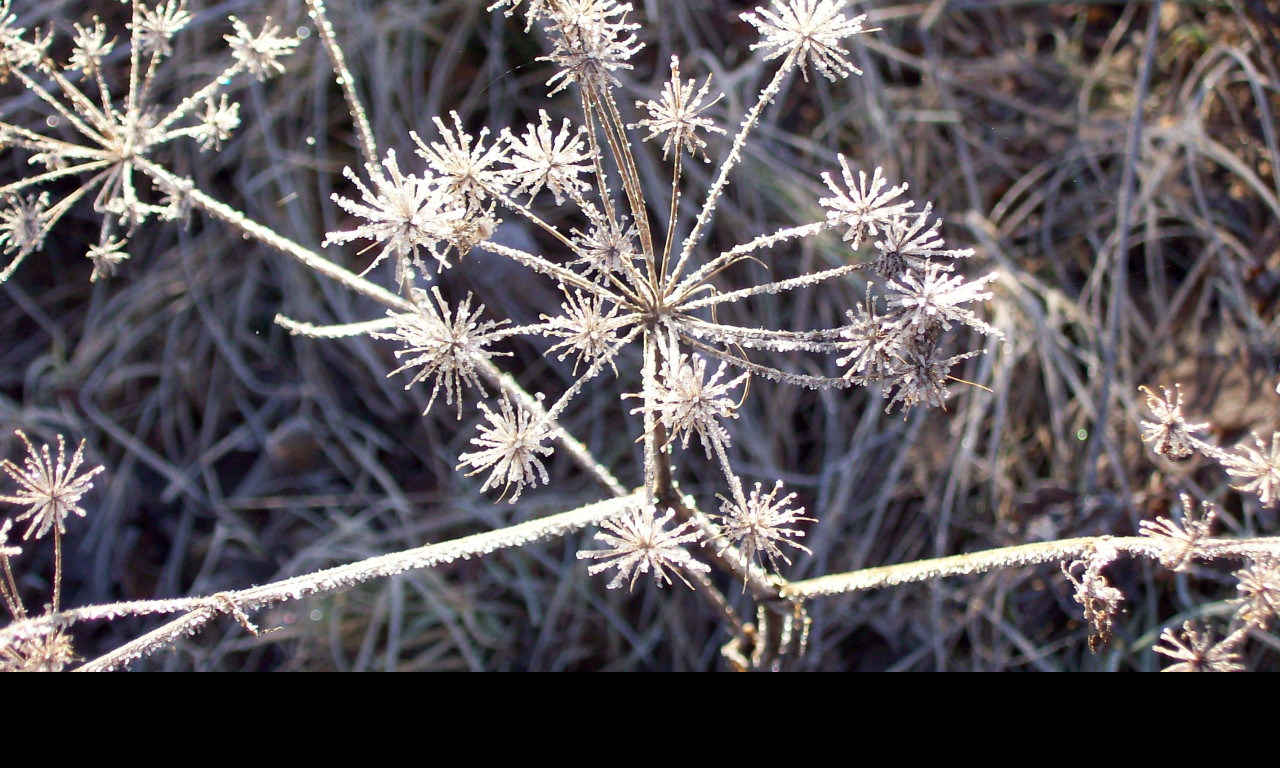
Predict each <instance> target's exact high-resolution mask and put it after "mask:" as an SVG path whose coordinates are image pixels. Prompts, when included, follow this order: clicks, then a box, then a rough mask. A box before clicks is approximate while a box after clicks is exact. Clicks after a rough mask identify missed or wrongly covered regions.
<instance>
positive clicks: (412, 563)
mask: <svg viewBox="0 0 1280 768" xmlns="http://www.w3.org/2000/svg"><path fill="white" fill-rule="evenodd" d="M642 496H643V492H641V491H637V492H634V493H631V494H628V495H625V496H620V497H617V498H613V499H607V500H605V501H600V502H596V503H595V504H588V505H587V506H585V507H580V508H578V509H576V510H573V511H570V512H563V513H561V514H558V515H552V516H551V517H544V518H541V519H538V520H531V521H529V522H527V523H519V524H516V525H512V526H508V527H506V528H503V529H501V530H497V531H490V532H487V533H478V534H475V535H474V536H466V537H464V538H461V539H455V540H453V541H447V542H443V543H440V544H428V545H427V546H425V547H419V548H417V549H410V550H406V551H404V552H396V553H393V554H390V555H382V556H380V557H372V558H369V559H368V560H362V561H360V562H358V563H352V564H350V565H343V566H339V567H337V568H330V569H327V570H323V571H318V572H316V573H311V574H307V575H306V576H298V577H295V578H292V579H285V580H283V581H278V582H276V583H274V584H267V585H264V586H261V587H253V588H250V589H245V590H240V591H238V592H222V593H219V594H216V595H212V596H210V597H206V598H201V599H200V600H198V601H195V602H196V604H197V607H195V608H193V609H190V612H189V613H187V614H186V615H185V616H182V617H180V618H178V619H175V620H174V621H171V622H169V623H168V624H166V625H164V626H163V627H160V628H159V629H156V630H154V631H152V632H149V633H147V634H146V635H143V636H142V637H140V638H138V639H137V640H134V641H132V642H130V643H126V644H125V645H122V646H121V647H119V648H117V649H116V650H114V651H112V652H110V653H108V654H105V655H103V656H100V657H99V658H97V659H94V660H93V661H91V662H89V663H87V664H85V665H84V666H82V667H80V668H79V670H77V671H81V672H109V671H111V670H113V669H119V668H122V667H124V666H127V665H128V664H129V663H130V662H132V661H135V660H137V659H141V658H144V657H146V656H149V655H151V654H153V653H155V652H156V651H159V650H161V649H164V648H166V647H168V646H169V645H171V644H172V643H173V642H174V641H176V640H178V639H180V638H182V637H183V636H187V635H192V634H195V633H196V632H198V631H199V630H200V629H201V628H202V627H204V626H205V625H206V624H208V623H209V622H210V621H212V620H213V619H215V618H216V617H218V616H219V615H222V614H226V613H230V611H232V610H239V611H244V612H248V611H258V610H261V609H263V608H266V607H268V606H271V605H275V604H277V603H283V602H287V601H292V600H301V599H303V598H307V597H314V596H316V595H324V594H329V593H332V592H338V591H341V590H344V589H350V588H351V587H354V586H356V585H358V584H364V583H366V582H369V581H374V580H376V579H383V578H387V577H388V576H394V575H396V574H399V573H404V572H406V571H415V570H422V569H424V568H433V567H435V566H438V565H445V564H448V563H452V562H454V561H455V560H468V559H470V558H472V557H477V556H480V555H487V554H490V553H492V552H496V551H498V550H500V549H509V548H511V547H520V546H524V545H526V544H532V543H534V542H538V541H543V540H545V539H550V538H556V537H559V536H564V535H565V534H568V533H572V532H573V531H576V530H578V529H580V528H585V527H587V526H589V525H597V524H599V523H600V522H602V521H604V520H608V519H610V518H613V517H617V516H619V515H622V514H624V513H626V512H627V511H628V510H630V509H632V508H634V506H635V505H636V504H638V503H639V502H640V501H641V499H642ZM177 603H178V604H182V603H187V601H177ZM187 605H190V603H187ZM183 610H187V608H186V607H184V608H183ZM117 615H119V614H117ZM65 617H66V614H63V615H62V619H61V620H59V618H57V617H49V618H48V619H46V620H45V621H44V622H43V624H44V626H45V627H49V626H53V625H56V626H66V624H69V623H70V621H69V620H66V618H65ZM26 624H27V623H15V624H14V625H11V626H10V627H7V628H6V629H5V630H4V632H3V633H0V642H2V641H4V640H7V639H8V635H9V634H10V633H11V632H14V631H15V629H17V630H21V629H22V628H23V627H24V626H25V625H26ZM26 628H27V629H28V630H30V627H26ZM45 631H47V629H46V630H45ZM36 634H39V632H37V633H36Z"/></svg>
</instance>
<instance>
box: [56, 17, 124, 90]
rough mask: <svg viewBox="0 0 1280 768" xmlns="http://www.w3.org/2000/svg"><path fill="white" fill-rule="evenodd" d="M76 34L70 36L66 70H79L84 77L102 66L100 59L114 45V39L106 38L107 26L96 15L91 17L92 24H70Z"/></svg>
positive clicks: (108, 52) (104, 56) (89, 75)
mask: <svg viewBox="0 0 1280 768" xmlns="http://www.w3.org/2000/svg"><path fill="white" fill-rule="evenodd" d="M72 26H73V27H74V28H75V30H76V34H75V37H73V38H72V41H71V43H72V49H71V58H70V59H69V60H68V62H67V69H68V70H77V69H78V70H80V72H81V73H82V74H83V75H84V76H85V77H92V76H93V74H94V73H95V72H97V71H98V70H99V69H100V68H101V67H102V60H103V59H104V58H106V57H107V56H109V55H110V54H111V49H112V48H114V47H115V42H116V41H115V39H114V38H113V39H111V40H108V39H107V28H106V26H105V25H104V24H103V23H102V20H101V19H99V18H98V17H97V16H94V17H93V26H91V27H84V26H81V25H79V24H73V25H72Z"/></svg>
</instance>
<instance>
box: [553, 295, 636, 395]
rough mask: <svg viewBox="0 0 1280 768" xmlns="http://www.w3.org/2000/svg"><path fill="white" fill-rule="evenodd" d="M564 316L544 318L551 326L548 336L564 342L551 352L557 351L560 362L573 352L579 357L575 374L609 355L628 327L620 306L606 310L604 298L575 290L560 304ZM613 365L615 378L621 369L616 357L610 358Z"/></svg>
mask: <svg viewBox="0 0 1280 768" xmlns="http://www.w3.org/2000/svg"><path fill="white" fill-rule="evenodd" d="M560 308H561V309H562V310H564V314H563V315H560V316H558V317H548V316H546V315H543V316H542V320H543V321H544V322H546V323H547V324H548V328H547V335H549V336H555V337H559V338H561V339H563V341H561V342H559V343H557V344H555V345H554V346H552V347H551V348H550V349H548V350H547V353H548V354H550V353H552V352H555V351H557V350H562V351H561V352H560V357H559V359H560V360H563V359H565V357H566V356H567V355H568V354H570V353H571V352H572V353H574V354H575V355H576V360H575V361H574V364H573V374H574V375H575V376H576V375H577V374H578V366H579V365H580V364H582V362H583V361H585V362H586V363H587V364H588V365H590V364H591V363H593V362H595V361H596V360H599V359H600V358H603V357H605V356H606V355H608V354H609V349H610V348H611V347H612V346H613V345H614V344H615V343H617V341H618V331H619V330H620V329H621V328H622V327H623V326H624V325H625V322H623V320H625V318H624V319H623V320H619V318H618V309H619V307H618V305H617V304H614V305H612V306H611V307H610V308H609V309H608V311H606V310H605V307H604V299H603V298H601V297H600V296H585V295H583V294H582V292H581V291H574V292H573V293H572V294H569V295H568V296H567V301H565V303H563V304H561V305H560ZM608 359H609V365H610V366H612V367H613V373H614V375H615V376H616V375H618V368H617V366H616V365H614V362H613V358H612V357H609V358H608Z"/></svg>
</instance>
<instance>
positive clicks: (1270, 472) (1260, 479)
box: [1222, 432, 1280, 504]
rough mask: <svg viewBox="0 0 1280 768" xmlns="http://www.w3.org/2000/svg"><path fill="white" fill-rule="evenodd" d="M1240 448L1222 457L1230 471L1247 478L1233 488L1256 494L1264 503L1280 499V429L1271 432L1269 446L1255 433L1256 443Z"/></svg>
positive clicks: (1223, 462) (1229, 472)
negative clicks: (1236, 451)
mask: <svg viewBox="0 0 1280 768" xmlns="http://www.w3.org/2000/svg"><path fill="white" fill-rule="evenodd" d="M1238 450H1239V451H1242V453H1235V454H1227V455H1226V456H1225V457H1224V458H1223V459H1222V464H1223V466H1225V467H1226V468H1227V473H1228V474H1230V475H1233V476H1235V477H1240V478H1244V479H1245V481H1246V482H1245V483H1244V484H1243V485H1237V486H1233V487H1234V488H1235V489H1236V490H1240V491H1244V492H1245V493H1252V494H1256V495H1257V496H1258V499H1259V500H1261V501H1262V503H1263V504H1271V503H1273V502H1275V501H1276V500H1277V499H1280V432H1273V433H1272V434H1271V446H1270V447H1268V446H1267V444H1266V443H1264V442H1263V441H1262V438H1261V437H1258V436H1257V435H1254V436H1253V445H1241V446H1238Z"/></svg>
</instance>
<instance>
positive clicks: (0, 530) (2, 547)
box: [0, 518, 22, 557]
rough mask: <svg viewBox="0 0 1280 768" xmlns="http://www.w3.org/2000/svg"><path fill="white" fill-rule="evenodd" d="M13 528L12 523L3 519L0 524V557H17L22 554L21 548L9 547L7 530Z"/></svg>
mask: <svg viewBox="0 0 1280 768" xmlns="http://www.w3.org/2000/svg"><path fill="white" fill-rule="evenodd" d="M12 527H13V521H12V520H10V519H9V518H5V520H4V522H3V523H0V557H17V556H18V555H21V554H22V547H11V546H9V529H10V528H12Z"/></svg>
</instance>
